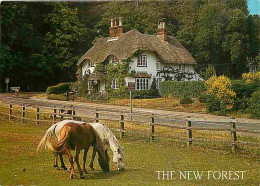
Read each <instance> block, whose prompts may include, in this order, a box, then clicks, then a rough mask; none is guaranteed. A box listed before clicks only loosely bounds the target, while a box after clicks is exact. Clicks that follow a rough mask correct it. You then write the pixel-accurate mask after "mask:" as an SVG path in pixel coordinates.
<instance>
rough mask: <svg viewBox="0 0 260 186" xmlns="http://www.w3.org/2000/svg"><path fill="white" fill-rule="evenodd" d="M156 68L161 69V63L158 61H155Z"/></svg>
mask: <svg viewBox="0 0 260 186" xmlns="http://www.w3.org/2000/svg"><path fill="white" fill-rule="evenodd" d="M156 70H157V71H160V70H161V63H160V61H156Z"/></svg>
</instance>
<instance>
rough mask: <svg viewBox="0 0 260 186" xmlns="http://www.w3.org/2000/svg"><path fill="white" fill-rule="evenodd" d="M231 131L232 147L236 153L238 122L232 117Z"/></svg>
mask: <svg viewBox="0 0 260 186" xmlns="http://www.w3.org/2000/svg"><path fill="white" fill-rule="evenodd" d="M230 131H231V147H232V152H233V153H235V152H236V150H237V143H236V142H237V131H236V121H235V118H234V117H232V116H231V117H230Z"/></svg>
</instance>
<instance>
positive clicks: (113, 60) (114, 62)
mask: <svg viewBox="0 0 260 186" xmlns="http://www.w3.org/2000/svg"><path fill="white" fill-rule="evenodd" d="M118 62H119V60H118V59H117V58H116V56H112V64H113V65H116V64H117V63H118Z"/></svg>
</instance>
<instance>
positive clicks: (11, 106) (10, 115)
mask: <svg viewBox="0 0 260 186" xmlns="http://www.w3.org/2000/svg"><path fill="white" fill-rule="evenodd" d="M12 115H13V105H12V103H11V102H10V105H9V121H11V119H12V118H13V117H12Z"/></svg>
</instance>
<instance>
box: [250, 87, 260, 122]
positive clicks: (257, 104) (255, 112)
mask: <svg viewBox="0 0 260 186" xmlns="http://www.w3.org/2000/svg"><path fill="white" fill-rule="evenodd" d="M249 112H250V114H251V116H253V117H257V118H260V90H257V91H255V92H254V93H253V94H252V97H251V99H250V105H249Z"/></svg>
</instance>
